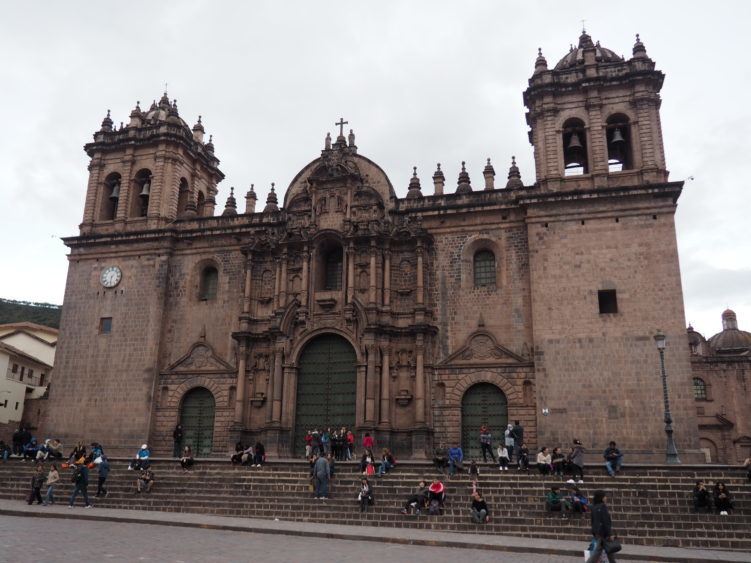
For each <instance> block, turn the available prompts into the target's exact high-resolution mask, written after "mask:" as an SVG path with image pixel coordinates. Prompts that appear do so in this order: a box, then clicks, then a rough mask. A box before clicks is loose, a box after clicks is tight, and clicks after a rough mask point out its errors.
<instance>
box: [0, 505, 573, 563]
mask: <svg viewBox="0 0 751 563" xmlns="http://www.w3.org/2000/svg"><path fill="white" fill-rule="evenodd" d="M311 554H313V555H314V558H315V559H318V560H321V561H325V562H326V563H336V562H339V561H356V562H357V563H371V562H372V563H384V562H389V563H399V562H402V561H405V562H409V563H422V562H425V563H428V562H430V563H436V562H440V561H450V562H456V561H470V562H472V563H490V562H491V561H492V562H494V563H495V562H497V561H515V562H520V563H538V562H539V563H542V562H551V563H558V562H560V563H564V562H566V563H568V562H572V563H573V562H574V561H576V562H581V561H582V558H581V557H560V556H554V555H522V554H516V553H501V552H498V551H486V550H479V549H477V550H475V549H458V548H449V547H424V546H408V545H395V544H386V543H379V542H367V541H352V540H339V539H326V538H320V539H318V538H304V537H294V536H284V535H275V534H256V533H248V532H231V531H223V530H201V529H195V528H193V529H191V528H178V527H173V526H157V525H149V524H123V523H114V522H93V521H86V520H61V519H57V518H33V517H23V518H21V517H15V516H0V561H2V562H8V563H27V562H28V563H32V562H33V563H50V562H57V561H74V562H87V563H88V562H91V563H98V562H108V561H113V562H116V561H158V562H160V563H193V562H201V563H204V562H207V563H208V562H211V563H224V562H230V561H231V562H235V561H250V560H256V561H263V563H276V562H297V561H305V560H309V559H311Z"/></svg>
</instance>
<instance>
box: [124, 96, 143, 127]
mask: <svg viewBox="0 0 751 563" xmlns="http://www.w3.org/2000/svg"><path fill="white" fill-rule="evenodd" d="M141 123H143V112H142V111H141V102H136V107H134V108H133V111H131V112H130V122H129V123H128V127H140V126H141Z"/></svg>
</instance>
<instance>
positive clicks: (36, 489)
mask: <svg viewBox="0 0 751 563" xmlns="http://www.w3.org/2000/svg"><path fill="white" fill-rule="evenodd" d="M42 471H44V467H43V466H42V465H41V464H39V465H37V468H36V471H34V475H33V477H32V478H31V494H29V500H28V501H27V503H26V504H33V503H34V500H36V501H37V504H43V501H42V485H44V480H45V479H44V475H43V474H42Z"/></svg>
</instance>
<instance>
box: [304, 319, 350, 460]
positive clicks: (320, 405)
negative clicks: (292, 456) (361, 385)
mask: <svg viewBox="0 0 751 563" xmlns="http://www.w3.org/2000/svg"><path fill="white" fill-rule="evenodd" d="M356 362H357V356H356V355H355V351H354V350H353V349H352V346H351V345H350V343H349V342H347V341H346V340H345V339H344V338H342V337H341V336H337V335H334V334H325V335H323V336H319V337H318V338H316V339H314V340H312V341H311V342H310V343H309V344H308V345H307V346H306V347H305V349H304V350H303V352H302V354H301V355H300V361H299V365H298V372H297V404H296V411H295V413H296V414H295V437H294V440H295V441H294V451H295V453H296V454H298V455H301V454H303V453H304V452H305V434H306V432H307V431H308V430H313V429H315V428H318V429H319V430H322V429H325V428H329V427H330V428H331V429H332V430H333V429H334V428H341V427H342V426H346V427H347V428H353V427H354V425H355V395H356V392H357V381H356V380H357V371H356Z"/></svg>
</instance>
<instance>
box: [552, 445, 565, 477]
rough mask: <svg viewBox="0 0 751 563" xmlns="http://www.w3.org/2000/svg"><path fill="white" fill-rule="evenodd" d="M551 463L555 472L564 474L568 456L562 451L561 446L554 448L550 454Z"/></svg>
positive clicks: (560, 474) (559, 474)
mask: <svg viewBox="0 0 751 563" xmlns="http://www.w3.org/2000/svg"><path fill="white" fill-rule="evenodd" d="M550 465H551V466H552V467H553V471H552V472H553V474H554V475H558V476H562V475H563V470H564V469H565V466H566V456H565V455H563V452H561V448H553V454H552V455H551V456H550Z"/></svg>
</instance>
